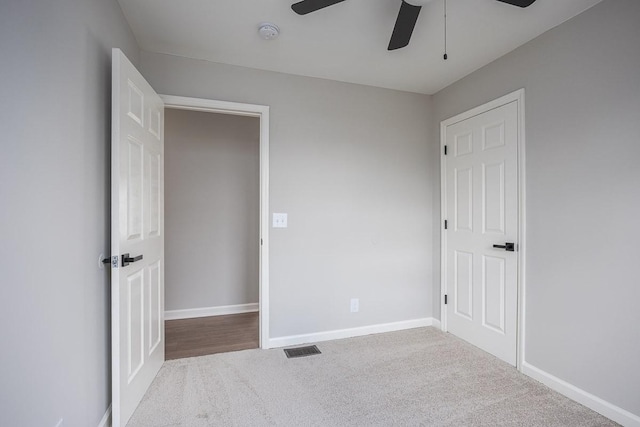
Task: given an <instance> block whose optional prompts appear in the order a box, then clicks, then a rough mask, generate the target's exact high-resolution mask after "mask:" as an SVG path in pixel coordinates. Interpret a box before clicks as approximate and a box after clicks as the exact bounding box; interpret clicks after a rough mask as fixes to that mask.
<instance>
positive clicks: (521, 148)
mask: <svg viewBox="0 0 640 427" xmlns="http://www.w3.org/2000/svg"><path fill="white" fill-rule="evenodd" d="M514 101H516V102H517V106H518V146H517V151H518V160H517V167H518V173H517V176H518V183H517V189H518V251H517V260H518V261H517V262H518V274H517V280H518V283H517V289H518V299H517V304H518V307H517V313H518V314H517V323H518V324H517V328H516V334H517V338H516V341H517V348H516V353H517V356H516V368H517V369H518V370H519V371H521V370H522V364H523V361H524V353H525V325H524V322H525V307H526V305H525V296H526V293H525V259H526V257H525V253H526V252H525V251H526V242H525V237H526V222H525V219H526V218H525V213H526V209H525V201H526V197H525V196H526V194H525V189H526V186H525V122H524V89H519V90H517V91H515V92H511V93H509V94H507V95H505V96H502V97H500V98H498V99H496V100H493V101H491V102H488V103H486V104H483V105H480V106H478V107H476V108H472V109H471V110H469V111H465V112H464V113H461V114H458V115H456V116H453V117H451V118H449V119H447V120H444V121H442V122H440V209H441V211H440V227H441V229H440V230H441V232H440V318H441V322H440V327H441V329H442V331H444V332H447V310H446V306H445V304H444V296H445V295H446V294H447V257H446V253H447V233H446V231H445V230H444V220H445V219H447V181H446V176H447V169H446V167H447V166H446V159H445V155H444V146H445V144H446V140H447V135H446V132H447V126H450V125H452V124H454V123H458V122H461V121H463V120H466V119H469V118H471V117H474V116H477V115H479V114H482V113H485V112H487V111H489V110H493V109H494V108H498V107H501V106H503V105H506V104H509V103H511V102H514Z"/></svg>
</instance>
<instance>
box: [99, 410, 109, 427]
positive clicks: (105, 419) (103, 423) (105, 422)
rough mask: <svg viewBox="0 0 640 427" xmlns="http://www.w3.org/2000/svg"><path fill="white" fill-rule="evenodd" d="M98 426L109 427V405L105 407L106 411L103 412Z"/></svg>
mask: <svg viewBox="0 0 640 427" xmlns="http://www.w3.org/2000/svg"><path fill="white" fill-rule="evenodd" d="M98 427H111V405H109V407H108V408H107V412H105V413H104V416H103V417H102V419H101V420H100V424H98Z"/></svg>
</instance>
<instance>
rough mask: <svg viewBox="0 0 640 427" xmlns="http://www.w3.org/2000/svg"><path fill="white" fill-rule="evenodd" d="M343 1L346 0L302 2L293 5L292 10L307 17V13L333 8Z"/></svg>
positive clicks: (309, 0) (304, 0)
mask: <svg viewBox="0 0 640 427" xmlns="http://www.w3.org/2000/svg"><path fill="white" fill-rule="evenodd" d="M343 1H344V0H302V1H299V2H298V3H294V4H292V5H291V9H293V11H294V12H295V13H297V14H298V15H306V14H307V13H311V12H315V11H316V10H320V9H324V8H325V7H328V6H333V5H334V4H336V3H341V2H343Z"/></svg>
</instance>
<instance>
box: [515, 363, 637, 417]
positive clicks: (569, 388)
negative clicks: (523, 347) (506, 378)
mask: <svg viewBox="0 0 640 427" xmlns="http://www.w3.org/2000/svg"><path fill="white" fill-rule="evenodd" d="M522 373H523V374H526V375H528V376H530V377H531V378H533V379H535V380H538V381H540V382H541V383H542V384H544V385H546V386H547V387H549V388H551V389H553V390H555V391H557V392H558V393H560V394H563V395H565V396H567V397H568V398H569V399H572V400H575V401H576V402H578V403H580V404H582V405H584V406H586V407H587V408H590V409H593V410H594V411H596V412H598V413H600V414H602V415H604V416H605V417H607V418H609V419H612V420H613V421H615V422H617V423H619V424H622V425H623V426H627V427H640V416H638V415H635V414H632V413H631V412H629V411H627V410H625V409H622V408H620V407H619V406H616V405H614V404H612V403H609V402H607V401H606V400H603V399H601V398H599V397H598V396H594V395H593V394H591V393H589V392H586V391H584V390H582V389H580V388H578V387H576V386H574V385H573V384H569V383H568V382H566V381H564V380H561V379H560V378H557V377H555V376H553V375H551V374H550V373H548V372H545V371H543V370H542V369H540V368H536V367H535V366H533V365H531V364H529V363H527V362H526V361H525V362H523V363H522Z"/></svg>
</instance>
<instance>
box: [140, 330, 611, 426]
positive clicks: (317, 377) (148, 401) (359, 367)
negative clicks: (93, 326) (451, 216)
mask: <svg viewBox="0 0 640 427" xmlns="http://www.w3.org/2000/svg"><path fill="white" fill-rule="evenodd" d="M317 346H318V348H319V349H320V351H322V354H320V355H315V356H308V357H302V358H298V359H287V358H286V356H285V354H284V352H283V351H282V349H272V350H245V351H239V352H235V353H224V354H216V355H211V356H202V357H194V358H189V359H180V360H172V361H168V362H166V363H165V364H164V365H163V367H162V369H161V370H160V372H159V374H158V376H157V377H156V379H155V380H154V382H153V384H152V385H151V387H150V389H149V391H148V392H147V394H146V395H145V397H144V398H143V400H142V402H141V403H140V406H139V407H138V409H137V410H136V412H135V413H134V414H133V417H132V418H131V420H130V422H129V424H128V426H129V427H165V426H167V427H168V426H184V427H191V426H193V427H201V426H202V427H204V426H549V427H550V426H581V427H588V426H615V425H617V424H616V423H614V422H613V421H610V420H609V419H607V418H605V417H603V416H601V415H599V414H597V413H596V412H593V411H591V410H590V409H588V408H586V407H584V406H582V405H580V404H578V403H576V402H574V401H572V400H570V399H567V398H566V397H564V396H562V395H560V394H558V393H556V392H554V391H553V390H551V389H549V388H547V387H546V386H544V385H542V384H540V383H538V382H537V381H535V380H533V379H531V378H529V377H527V376H525V375H523V374H521V373H519V372H518V371H516V369H515V368H513V367H511V366H509V365H507V364H506V363H504V362H502V361H500V360H498V359H497V358H495V357H493V356H491V355H490V354H488V353H485V352H483V351H481V350H479V349H478V348H476V347H474V346H472V345H470V344H468V343H466V342H465V341H462V340H460V339H458V338H456V337H454V336H452V335H450V334H445V333H443V332H441V331H439V330H437V329H435V328H418V329H411V330H407V331H401V332H391V333H386V334H377V335H369V336H365V337H358V338H349V339H344V340H336V341H328V342H322V343H319V344H317Z"/></svg>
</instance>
